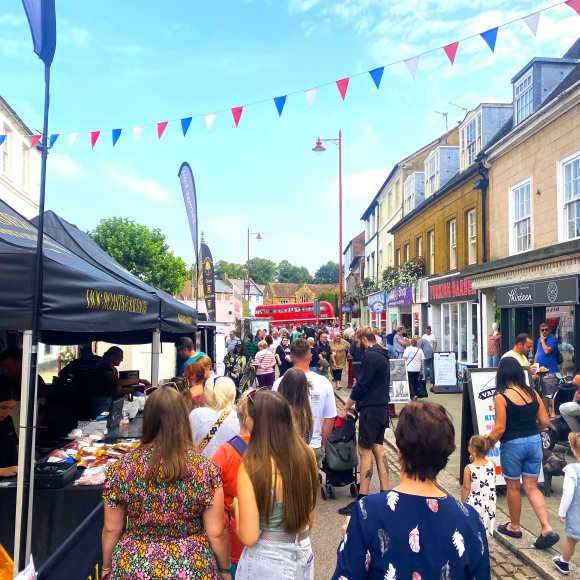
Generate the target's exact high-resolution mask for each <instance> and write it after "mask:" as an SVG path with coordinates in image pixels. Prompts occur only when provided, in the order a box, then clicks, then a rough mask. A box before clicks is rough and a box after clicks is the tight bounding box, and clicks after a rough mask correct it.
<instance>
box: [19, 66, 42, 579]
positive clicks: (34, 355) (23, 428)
mask: <svg viewBox="0 0 580 580" xmlns="http://www.w3.org/2000/svg"><path fill="white" fill-rule="evenodd" d="M49 105H50V66H48V65H45V67H44V121H43V125H42V139H41V146H42V153H41V165H40V195H39V204H38V205H39V207H38V212H39V215H38V236H37V241H36V264H35V271H34V281H35V284H34V289H35V291H34V296H33V310H32V337H31V348H30V366H29V369H30V375H29V381H28V393H27V396H26V416H25V418H26V420H25V423H24V424H23V425H22V424H21V425H20V437H19V440H20V445H21V446H22V447H23V448H24V457H23V459H24V462H23V464H19V469H21V470H22V480H21V481H22V503H21V505H19V506H18V505H17V507H16V509H17V510H18V511H19V514H17V516H18V517H20V534H19V537H18V538H15V540H16V541H15V545H14V563H15V566H17V567H18V569H19V570H22V569H23V568H24V567H25V566H26V565H27V563H28V560H29V558H30V538H31V531H32V530H31V527H32V526H31V520H32V506H33V493H32V492H33V490H34V468H33V460H34V442H35V437H34V435H35V433H34V430H35V429H36V381H37V373H36V369H37V366H38V341H39V335H40V332H39V331H40V321H41V316H42V296H43V242H44V240H43V237H44V198H45V192H46V161H47V157H48V110H49ZM23 362H24V361H23Z"/></svg>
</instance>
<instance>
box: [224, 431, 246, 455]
mask: <svg viewBox="0 0 580 580" xmlns="http://www.w3.org/2000/svg"><path fill="white" fill-rule="evenodd" d="M228 443H229V444H230V445H231V446H232V447H233V448H234V449H235V450H236V451H237V452H238V453H239V454H240V455H241V456H242V457H243V456H244V453H245V452H246V449H247V448H248V444H247V443H246V442H245V441H244V440H243V439H242V438H241V437H240V436H239V435H234V436H233V437H232V438H231V439H230V440H229V441H228Z"/></svg>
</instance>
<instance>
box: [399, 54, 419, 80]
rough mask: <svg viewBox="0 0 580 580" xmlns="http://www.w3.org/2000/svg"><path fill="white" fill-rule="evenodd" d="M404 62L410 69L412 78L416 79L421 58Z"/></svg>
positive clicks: (416, 57)
mask: <svg viewBox="0 0 580 580" xmlns="http://www.w3.org/2000/svg"><path fill="white" fill-rule="evenodd" d="M403 62H404V63H405V64H406V65H407V68H408V69H409V72H410V73H411V76H412V77H413V78H415V75H416V74H417V66H418V65H419V57H418V56H414V57H413V58H408V59H407V60H404V61H403Z"/></svg>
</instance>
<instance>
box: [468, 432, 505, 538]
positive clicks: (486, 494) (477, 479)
mask: <svg viewBox="0 0 580 580" xmlns="http://www.w3.org/2000/svg"><path fill="white" fill-rule="evenodd" d="M489 449H490V443H489V439H486V438H484V437H482V436H481V435H474V436H473V437H472V438H471V439H470V440H469V446H468V450H469V458H470V460H471V463H470V464H469V465H466V466H465V469H464V471H463V487H462V488H461V501H463V502H467V503H468V504H469V505H471V506H473V507H474V508H475V509H476V510H477V512H478V513H479V517H480V518H481V521H482V522H483V525H484V526H485V529H486V530H487V533H488V534H490V535H492V536H493V529H494V525H495V502H496V493H495V463H494V462H493V461H491V460H489V459H487V457H486V456H487V454H488V452H489Z"/></svg>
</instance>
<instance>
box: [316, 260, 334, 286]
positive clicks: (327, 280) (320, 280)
mask: <svg viewBox="0 0 580 580" xmlns="http://www.w3.org/2000/svg"><path fill="white" fill-rule="evenodd" d="M314 283H315V284H338V264H337V263H336V262H333V261H329V262H326V264H323V265H322V266H320V268H318V270H316V274H314Z"/></svg>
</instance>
